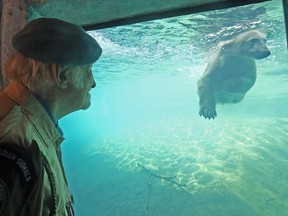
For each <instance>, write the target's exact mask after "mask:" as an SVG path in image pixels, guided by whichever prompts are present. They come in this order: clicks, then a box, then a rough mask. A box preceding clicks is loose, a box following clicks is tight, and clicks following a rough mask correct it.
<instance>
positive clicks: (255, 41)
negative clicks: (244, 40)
mask: <svg viewBox="0 0 288 216" xmlns="http://www.w3.org/2000/svg"><path fill="white" fill-rule="evenodd" d="M257 42H258V39H256V38H253V39H251V40H250V43H252V44H255V43H257Z"/></svg>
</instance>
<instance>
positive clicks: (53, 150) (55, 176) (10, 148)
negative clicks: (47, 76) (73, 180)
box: [0, 81, 72, 216]
mask: <svg viewBox="0 0 288 216" xmlns="http://www.w3.org/2000/svg"><path fill="white" fill-rule="evenodd" d="M62 141H63V137H62V136H61V134H60V133H59V132H58V130H57V129H56V127H55V125H54V123H53V122H52V120H51V118H50V117H49V115H48V114H47V112H46V111H45V109H44V108H43V107H42V105H41V104H40V103H39V101H38V100H37V99H36V98H35V97H34V96H33V94H31V92H30V91H29V90H28V89H27V88H26V87H25V86H23V85H22V84H21V83H19V82H16V81H12V82H11V83H10V84H9V85H8V86H7V87H6V88H5V89H4V90H3V91H2V92H0V191H1V190H2V191H4V192H2V193H4V195H3V198H2V199H3V200H1V201H3V203H4V204H3V205H2V206H1V205H0V215H9V216H10V215H17V216H22V215H23V216H24V215H25V216H26V215H27V216H28V215H29V216H31V215H37V216H38V215H39V216H40V215H41V216H42V215H43V216H46V215H53V214H52V213H53V209H55V210H56V215H57V216H58V215H59V216H66V215H69V214H68V213H67V210H66V208H67V205H68V206H71V203H72V200H71V194H70V192H69V189H68V187H67V182H66V177H65V173H64V169H63V164H62V159H61V149H60V143H61V142H62ZM32 143H33V145H32ZM0 203H1V202H0Z"/></svg>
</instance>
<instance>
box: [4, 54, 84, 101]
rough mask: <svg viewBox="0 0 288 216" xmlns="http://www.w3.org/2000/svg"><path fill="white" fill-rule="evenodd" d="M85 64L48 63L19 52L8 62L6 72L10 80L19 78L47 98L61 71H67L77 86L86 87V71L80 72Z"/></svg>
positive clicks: (71, 80)
mask: <svg viewBox="0 0 288 216" xmlns="http://www.w3.org/2000/svg"><path fill="white" fill-rule="evenodd" d="M81 67H83V66H69V65H56V64H47V63H44V62H41V61H37V60H35V59H31V58H27V57H25V56H23V55H22V54H21V53H19V52H17V53H16V54H14V55H12V56H11V57H10V58H9V59H8V60H7V62H6V65H5V73H6V76H7V77H8V78H9V79H10V80H17V81H18V82H21V83H22V84H23V85H25V86H26V87H27V88H28V89H29V90H30V91H31V92H32V93H34V94H36V95H39V96H40V97H42V98H46V96H47V94H48V93H49V91H50V90H51V89H53V87H54V86H55V85H56V82H55V80H56V76H57V74H58V73H59V71H61V72H63V73H66V74H67V78H68V79H69V80H68V81H69V82H70V83H72V84H73V85H74V86H75V87H76V88H79V89H82V88H83V87H84V73H81V72H79V71H80V70H82V69H81Z"/></svg>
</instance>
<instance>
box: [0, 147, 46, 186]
mask: <svg viewBox="0 0 288 216" xmlns="http://www.w3.org/2000/svg"><path fill="white" fill-rule="evenodd" d="M0 163H1V164H0V171H1V172H3V173H6V171H9V170H10V169H13V170H15V171H16V172H17V173H18V175H19V177H20V179H21V181H22V182H23V183H24V184H27V183H32V184H33V183H34V181H35V180H36V179H35V178H37V174H36V173H37V171H40V170H41V166H42V163H41V159H40V151H39V148H38V145H37V144H36V143H35V142H33V143H32V144H31V145H30V146H29V147H28V148H26V149H19V148H15V147H14V146H13V145H9V144H8V145H7V144H1V145H0ZM0 177H1V175H0ZM2 177H3V176H2Z"/></svg>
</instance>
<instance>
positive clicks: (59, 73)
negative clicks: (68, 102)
mask: <svg viewBox="0 0 288 216" xmlns="http://www.w3.org/2000/svg"><path fill="white" fill-rule="evenodd" d="M55 78H56V81H57V84H58V86H59V87H60V88H62V89H66V88H67V87H68V84H69V80H68V77H67V70H62V68H61V67H59V66H58V67H57V69H56V77H55Z"/></svg>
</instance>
